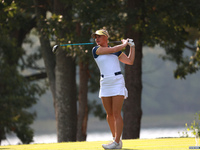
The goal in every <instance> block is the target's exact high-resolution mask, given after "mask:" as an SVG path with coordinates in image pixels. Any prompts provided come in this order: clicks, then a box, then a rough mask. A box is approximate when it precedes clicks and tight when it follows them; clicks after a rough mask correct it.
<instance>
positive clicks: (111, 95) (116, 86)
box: [92, 29, 135, 149]
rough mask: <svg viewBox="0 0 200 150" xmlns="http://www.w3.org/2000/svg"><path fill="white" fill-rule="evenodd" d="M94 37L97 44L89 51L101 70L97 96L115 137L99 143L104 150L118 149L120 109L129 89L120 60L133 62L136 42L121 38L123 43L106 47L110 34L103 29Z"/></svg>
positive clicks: (120, 123) (120, 130)
mask: <svg viewBox="0 0 200 150" xmlns="http://www.w3.org/2000/svg"><path fill="white" fill-rule="evenodd" d="M93 38H95V41H96V44H97V46H95V47H94V48H93V49H92V54H93V57H94V59H95V61H96V63H97V65H98V67H99V70H100V73H101V79H100V91H99V97H100V98H101V99H102V103H103V106H104V108H105V110H106V113H107V121H108V124H109V127H110V130H111V132H112V135H113V140H114V141H113V142H112V143H110V144H103V145H102V146H103V148H104V149H121V148H122V141H121V140H120V137H121V134H122V131H123V120H122V116H121V109H122V105H123V102H124V99H126V98H127V96H128V92H127V89H126V87H125V82H124V77H123V75H122V73H121V68H120V62H119V61H121V62H122V63H125V64H128V65H132V64H133V62H134V59H135V45H134V42H132V41H128V39H126V40H125V39H123V40H122V44H120V45H117V46H114V47H109V46H108V38H109V34H108V32H107V31H106V30H103V29H101V30H97V31H96V32H95V33H94V34H93ZM127 44H128V45H129V46H130V52H129V55H128V56H127V55H126V54H125V53H123V52H121V50H122V49H123V48H125V47H126V46H127Z"/></svg>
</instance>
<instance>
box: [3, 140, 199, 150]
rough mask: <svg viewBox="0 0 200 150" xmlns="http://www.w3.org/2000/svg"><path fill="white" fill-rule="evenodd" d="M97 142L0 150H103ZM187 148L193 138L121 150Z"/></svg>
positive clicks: (130, 143) (131, 143) (126, 145)
mask: <svg viewBox="0 0 200 150" xmlns="http://www.w3.org/2000/svg"><path fill="white" fill-rule="evenodd" d="M102 144H106V142H105V141H98V142H67V143H54V144H30V145H11V146H0V150H103V148H102V147H101V145H102ZM189 146H195V140H194V138H163V139H141V140H140V139H138V140H123V149H122V150H146V149H150V150H159V149H163V150H164V149H166V150H187V149H189Z"/></svg>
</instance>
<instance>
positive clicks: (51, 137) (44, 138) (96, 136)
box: [1, 128, 185, 145]
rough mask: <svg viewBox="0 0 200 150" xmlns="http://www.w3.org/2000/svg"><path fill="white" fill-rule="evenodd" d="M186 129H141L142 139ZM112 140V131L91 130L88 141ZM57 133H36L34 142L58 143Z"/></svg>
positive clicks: (12, 141) (173, 134) (174, 134)
mask: <svg viewBox="0 0 200 150" xmlns="http://www.w3.org/2000/svg"><path fill="white" fill-rule="evenodd" d="M183 131H185V128H149V129H141V132H140V139H154V138H165V137H180V134H179V132H183ZM109 140H112V136H111V133H110V132H89V133H88V135H87V141H109ZM56 142H57V136H56V134H44V135H35V136H34V142H33V143H56ZM19 143H20V141H19V139H18V138H16V137H13V136H10V137H8V139H7V140H4V141H2V143H1V144H2V145H16V144H19Z"/></svg>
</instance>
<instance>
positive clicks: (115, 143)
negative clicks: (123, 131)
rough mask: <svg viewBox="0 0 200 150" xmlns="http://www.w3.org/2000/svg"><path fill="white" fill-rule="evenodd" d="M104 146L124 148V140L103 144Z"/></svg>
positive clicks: (107, 147) (106, 147)
mask: <svg viewBox="0 0 200 150" xmlns="http://www.w3.org/2000/svg"><path fill="white" fill-rule="evenodd" d="M102 147H103V148H104V149H122V141H119V143H117V142H115V141H114V142H112V143H109V144H103V145H102Z"/></svg>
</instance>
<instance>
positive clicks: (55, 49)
mask: <svg viewBox="0 0 200 150" xmlns="http://www.w3.org/2000/svg"><path fill="white" fill-rule="evenodd" d="M109 43H116V44H119V43H121V41H111V42H109ZM92 44H95V43H74V44H61V45H54V46H53V48H52V52H53V53H54V54H55V53H56V51H57V49H58V47H59V46H72V45H92Z"/></svg>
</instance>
